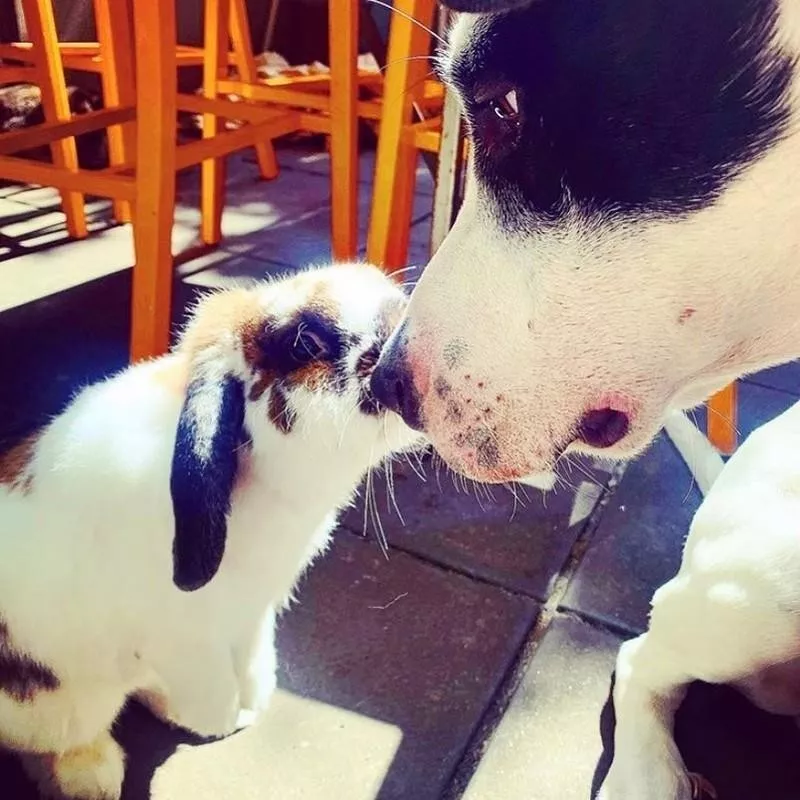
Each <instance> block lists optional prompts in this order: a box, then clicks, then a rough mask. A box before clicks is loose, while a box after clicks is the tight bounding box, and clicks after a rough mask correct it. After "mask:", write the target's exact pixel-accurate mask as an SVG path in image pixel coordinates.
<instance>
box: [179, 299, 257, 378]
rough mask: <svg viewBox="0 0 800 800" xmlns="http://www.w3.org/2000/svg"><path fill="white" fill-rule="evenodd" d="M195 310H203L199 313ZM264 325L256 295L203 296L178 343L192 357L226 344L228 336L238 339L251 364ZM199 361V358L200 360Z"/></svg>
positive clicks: (255, 354) (254, 357) (213, 350)
mask: <svg viewBox="0 0 800 800" xmlns="http://www.w3.org/2000/svg"><path fill="white" fill-rule="evenodd" d="M199 309H203V310H202V311H199ZM264 321H265V317H264V309H263V308H262V307H261V304H260V302H259V298H258V295H257V294H256V293H254V292H251V291H248V290H247V289H228V290H227V291H223V292H216V293H214V294H210V295H207V296H206V297H204V298H203V299H202V300H201V301H200V303H199V304H198V311H197V312H196V313H195V316H194V318H193V320H192V322H191V323H190V324H189V327H188V328H187V329H186V332H185V334H184V336H183V338H182V340H181V346H180V349H181V351H183V352H188V353H190V354H191V355H192V356H198V355H201V354H202V351H203V350H206V349H209V350H210V351H211V352H215V351H216V350H217V348H218V347H219V346H224V344H225V343H226V342H230V339H231V335H233V336H238V337H241V339H242V344H243V346H244V355H245V359H246V360H247V361H248V363H250V364H253V363H254V362H255V360H256V357H257V353H256V351H255V350H252V349H251V347H252V346H255V337H256V335H257V332H258V331H259V330H260V329H261V327H262V326H263V324H264ZM201 357H202V356H201Z"/></svg>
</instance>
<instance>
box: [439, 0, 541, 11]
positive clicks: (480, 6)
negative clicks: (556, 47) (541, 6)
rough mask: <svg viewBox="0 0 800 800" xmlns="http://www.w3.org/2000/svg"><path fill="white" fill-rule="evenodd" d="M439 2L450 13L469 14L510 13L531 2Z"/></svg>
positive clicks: (475, 0)
mask: <svg viewBox="0 0 800 800" xmlns="http://www.w3.org/2000/svg"><path fill="white" fill-rule="evenodd" d="M439 2H440V3H441V4H442V5H443V6H444V7H445V8H449V9H451V10H452V11H464V12H467V13H470V14H493V13H495V12H497V11H512V10H513V9H515V8H522V7H524V6H529V5H530V4H531V0H439Z"/></svg>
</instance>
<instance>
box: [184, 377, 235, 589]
mask: <svg viewBox="0 0 800 800" xmlns="http://www.w3.org/2000/svg"><path fill="white" fill-rule="evenodd" d="M244 402H245V401H244V388H243V386H242V384H241V382H240V381H238V380H236V379H234V378H230V377H228V378H226V379H225V380H223V381H221V382H215V381H212V380H210V379H208V380H207V379H203V378H197V379H195V380H194V381H192V383H191V384H190V385H189V388H188V391H187V394H186V400H185V401H184V405H183V409H182V411H181V415H180V418H179V421H178V430H177V433H176V437H175V450H174V452H173V457H172V474H171V476H170V491H171V494H172V507H173V512H174V514H175V538H174V541H173V580H174V582H175V585H176V586H178V587H179V588H180V589H183V590H185V591H192V590H195V589H199V588H201V587H202V586H204V585H205V584H206V583H208V581H210V580H211V578H212V577H214V575H215V574H216V572H217V570H218V569H219V565H220V563H221V562H222V556H223V554H224V552H225V539H226V536H227V528H228V514H229V513H230V510H231V493H232V492H233V487H234V483H235V481H236V473H237V468H238V458H239V456H238V448H239V447H240V445H241V444H242V442H243V441H245V439H246V434H245V431H244Z"/></svg>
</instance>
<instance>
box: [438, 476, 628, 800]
mask: <svg viewBox="0 0 800 800" xmlns="http://www.w3.org/2000/svg"><path fill="white" fill-rule="evenodd" d="M624 472H625V466H624V465H619V466H617V467H615V469H614V471H613V472H612V475H611V479H610V480H609V482H608V484H607V486H606V488H605V491H604V492H603V495H602V497H601V498H600V500H599V501H598V503H597V505H596V506H595V508H594V510H593V511H592V513H591V515H590V516H589V519H588V520H587V521H586V524H585V525H584V528H583V530H582V531H581V533H580V534H579V535H578V537H577V539H576V540H575V542H574V543H573V545H572V549H571V550H570V552H569V554H568V556H567V558H566V559H565V561H564V564H563V566H562V568H561V570H560V571H559V572H558V574H557V576H556V578H555V580H554V581H553V582H552V588H551V591H550V593H549V595H548V598H547V601H546V602H545V603H544V604H543V606H542V608H541V611H540V613H539V615H538V616H537V618H536V620H535V621H534V623H533V625H532V626H531V629H530V630H529V632H528V634H527V636H526V637H525V640H524V642H523V645H522V647H520V649H519V652H518V653H517V656H516V658H514V659H513V660H512V662H511V665H510V666H509V668H508V670H507V672H506V674H505V675H504V676H503V678H502V680H501V681H500V684H499V686H498V688H497V691H496V692H495V694H494V697H493V698H492V699H491V700H490V701H489V703H488V705H487V707H486V709H485V710H484V712H483V715H482V719H481V720H480V722H479V723H478V725H477V726H476V730H475V733H474V734H473V736H472V737H471V740H470V742H469V743H468V744H467V746H466V748H465V749H464V753H463V754H462V756H461V759H460V760H459V763H458V764H457V765H456V767H455V769H454V770H453V773H452V774H451V776H450V779H449V782H448V787H447V789H446V790H445V791H444V793H443V795H442V800H459V798H461V797H462V796H463V794H464V792H465V791H466V790H467V787H468V786H469V783H470V781H471V780H472V777H473V775H474V774H475V771H476V770H477V768H478V766H479V764H480V762H481V759H482V758H483V756H484V755H485V753H486V751H487V749H488V747H489V745H490V743H491V739H492V736H493V735H494V733H495V731H496V730H497V728H498V727H499V725H500V723H501V722H502V719H503V716H504V714H505V712H506V711H507V709H508V707H509V705H510V704H511V701H512V699H513V697H514V695H515V693H516V691H517V689H518V688H519V686H520V685H521V683H522V681H523V679H524V677H525V674H526V672H527V670H528V668H529V666H530V664H531V662H532V661H533V659H534V657H535V655H536V653H537V652H538V650H539V647H540V645H541V643H542V640H543V639H544V637H545V635H546V634H547V632H548V631H549V630H550V628H551V627H552V625H553V622H554V621H555V620H556V619H558V618H559V617H564V616H567V614H565V613H564V612H563V611H561V610H560V607H561V602H562V601H563V599H564V597H565V596H566V593H567V588H568V587H569V584H570V581H571V580H572V578H573V577H574V575H575V573H576V572H577V570H578V567H579V566H580V564H581V562H582V560H583V557H584V556H585V555H586V552H587V551H588V549H589V547H590V545H591V543H592V541H593V539H594V536H595V534H596V533H597V530H598V527H599V525H600V520H601V518H602V516H603V513H604V511H605V509H606V507H607V506H608V503H609V502H610V499H611V497H612V496H613V494H614V489H615V488H616V487H617V486H618V485H619V482H620V480H621V479H622V476H623V475H624ZM594 626H596V624H595V625H594Z"/></svg>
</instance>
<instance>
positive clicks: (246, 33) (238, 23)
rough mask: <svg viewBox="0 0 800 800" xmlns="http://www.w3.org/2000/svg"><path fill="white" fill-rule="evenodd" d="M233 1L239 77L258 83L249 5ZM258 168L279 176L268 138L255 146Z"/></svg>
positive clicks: (268, 175) (264, 173)
mask: <svg viewBox="0 0 800 800" xmlns="http://www.w3.org/2000/svg"><path fill="white" fill-rule="evenodd" d="M230 2H231V22H230V30H231V44H232V45H233V53H234V57H235V59H236V66H237V68H238V70H239V78H240V79H241V80H243V81H244V82H245V83H258V70H257V69H256V60H255V58H254V57H253V47H252V44H251V39H250V23H249V22H248V20H247V7H246V6H245V0H230ZM254 147H255V151H256V159H257V161H258V169H259V172H260V173H261V177H262V178H264V180H272V179H273V178H277V177H278V160H277V159H276V158H275V148H274V147H273V146H272V142H271V141H269V140H267V141H264V142H258V143H257V144H256V145H255V146H254Z"/></svg>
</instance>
